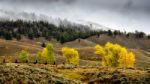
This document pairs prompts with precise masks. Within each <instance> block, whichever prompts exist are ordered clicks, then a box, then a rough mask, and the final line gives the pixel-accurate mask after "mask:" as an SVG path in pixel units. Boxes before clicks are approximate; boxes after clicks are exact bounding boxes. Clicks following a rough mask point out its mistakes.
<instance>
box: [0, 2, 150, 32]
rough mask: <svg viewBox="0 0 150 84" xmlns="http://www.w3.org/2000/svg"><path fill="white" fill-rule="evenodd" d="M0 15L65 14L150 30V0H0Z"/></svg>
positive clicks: (37, 16) (40, 16)
mask: <svg viewBox="0 0 150 84" xmlns="http://www.w3.org/2000/svg"><path fill="white" fill-rule="evenodd" d="M0 17H1V18H2V17H4V18H11V19H19V18H23V19H29V20H34V19H35V20H37V19H42V20H49V19H50V17H53V18H62V19H64V18H66V19H68V20H71V21H74V22H83V21H84V22H86V21H87V22H93V23H98V24H101V25H104V26H107V27H110V28H113V29H120V30H122V31H124V30H126V31H135V30H140V31H144V32H146V33H149V32H150V28H149V27H150V0H0ZM47 17H49V18H47Z"/></svg>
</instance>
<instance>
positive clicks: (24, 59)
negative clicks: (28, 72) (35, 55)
mask: <svg viewBox="0 0 150 84" xmlns="http://www.w3.org/2000/svg"><path fill="white" fill-rule="evenodd" d="M28 57H29V53H28V52H27V51H26V50H22V51H21V52H20V54H19V60H20V62H27V61H28Z"/></svg>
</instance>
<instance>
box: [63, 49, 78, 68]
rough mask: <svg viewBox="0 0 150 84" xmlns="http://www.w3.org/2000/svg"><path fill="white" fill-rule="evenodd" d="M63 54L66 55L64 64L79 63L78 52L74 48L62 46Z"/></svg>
mask: <svg viewBox="0 0 150 84" xmlns="http://www.w3.org/2000/svg"><path fill="white" fill-rule="evenodd" d="M62 53H63V56H65V57H66V64H72V65H79V54H78V51H77V50H76V49H74V48H67V47H64V48H62Z"/></svg>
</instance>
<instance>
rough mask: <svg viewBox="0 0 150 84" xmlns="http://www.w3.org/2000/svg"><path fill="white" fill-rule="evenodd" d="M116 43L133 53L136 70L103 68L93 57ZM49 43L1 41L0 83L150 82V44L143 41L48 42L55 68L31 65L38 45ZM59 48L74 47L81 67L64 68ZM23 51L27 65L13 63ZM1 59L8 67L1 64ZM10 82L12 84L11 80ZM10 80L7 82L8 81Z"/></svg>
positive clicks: (95, 39) (97, 58) (149, 41)
mask: <svg viewBox="0 0 150 84" xmlns="http://www.w3.org/2000/svg"><path fill="white" fill-rule="evenodd" d="M108 41H109V42H112V43H118V44H120V45H122V46H125V47H127V49H128V50H129V51H132V52H134V53H135V56H136V64H135V67H136V68H135V69H126V70H125V71H124V70H123V69H119V68H111V67H102V66H101V65H100V60H101V58H100V57H99V56H97V55H95V54H94V46H95V45H96V44H101V45H104V44H105V43H106V42H108ZM42 42H48V41H47V40H45V39H44V38H39V39H34V40H29V39H26V38H25V37H24V38H23V39H22V40H20V41H16V40H3V39H0V63H1V64H0V68H1V69H0V83H7V84H10V83H22V84H26V83H33V84H34V83H35V84H41V83H56V84H57V83H58V84H60V83H65V84H78V83H81V84H83V83H85V84H86V83H104V84H105V83H119V84H120V83H125V84H126V83H133V84H134V83H145V84H146V83H147V84H149V83H150V81H149V79H150V73H149V70H150V52H149V51H150V46H148V45H150V40H148V39H146V38H141V39H138V38H135V37H130V38H126V37H125V36H120V35H119V36H117V37H110V36H107V35H101V36H100V37H99V38H98V37H97V36H92V37H89V38H87V39H80V42H79V40H75V41H70V42H67V43H64V44H60V43H59V42H57V41H56V40H55V39H51V42H52V43H53V45H54V48H55V53H56V60H57V65H54V66H52V65H49V64H47V65H44V64H33V63H34V62H35V58H36V54H37V52H38V51H41V50H42V47H41V43H42ZM62 47H74V48H76V49H78V51H79V54H80V67H74V66H64V65H63V64H64V62H65V58H64V57H63V56H62V53H61V48H62ZM22 49H27V50H28V51H29V52H30V57H29V59H30V61H29V63H28V64H26V63H25V64H22V63H14V62H15V59H17V58H18V54H19V52H20V51H21V50H22ZM3 59H5V61H6V62H7V63H5V64H3V63H2V62H3ZM12 79H13V80H12ZM8 80H9V81H8Z"/></svg>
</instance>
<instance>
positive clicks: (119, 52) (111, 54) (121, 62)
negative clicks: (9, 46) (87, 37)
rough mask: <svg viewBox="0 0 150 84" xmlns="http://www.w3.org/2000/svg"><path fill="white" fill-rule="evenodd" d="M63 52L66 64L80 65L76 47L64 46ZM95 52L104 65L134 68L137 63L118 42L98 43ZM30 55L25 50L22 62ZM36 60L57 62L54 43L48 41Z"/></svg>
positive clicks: (22, 53) (21, 55) (22, 52)
mask: <svg viewBox="0 0 150 84" xmlns="http://www.w3.org/2000/svg"><path fill="white" fill-rule="evenodd" d="M61 52H62V54H63V56H64V57H65V58H66V64H71V65H76V66H79V57H80V56H79V53H78V51H77V50H76V49H74V48H68V47H64V48H62V50H61ZM95 54H97V55H99V56H101V58H102V60H101V64H102V66H111V67H122V68H133V67H134V64H135V55H134V54H133V53H132V52H128V51H127V49H126V48H124V47H122V46H120V45H118V44H112V43H109V42H108V43H107V44H106V45H105V46H104V47H102V46H101V45H96V46H95ZM28 56H29V54H28V52H27V51H25V50H23V51H21V53H20V55H19V59H20V61H21V62H27V60H28ZM36 60H37V63H43V62H44V63H48V64H56V58H55V53H54V48H53V45H52V44H51V43H48V44H47V45H46V47H45V48H43V50H42V52H38V54H37V57H36Z"/></svg>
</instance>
